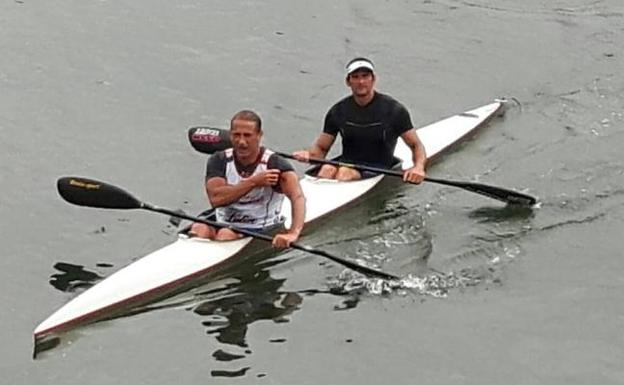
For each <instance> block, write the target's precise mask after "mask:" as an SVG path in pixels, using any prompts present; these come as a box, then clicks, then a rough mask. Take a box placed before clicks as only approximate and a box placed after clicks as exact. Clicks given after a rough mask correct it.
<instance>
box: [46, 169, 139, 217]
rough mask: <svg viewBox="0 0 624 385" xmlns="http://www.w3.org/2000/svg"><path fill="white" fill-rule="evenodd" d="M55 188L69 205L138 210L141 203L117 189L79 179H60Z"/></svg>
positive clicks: (105, 184) (108, 185)
mask: <svg viewBox="0 0 624 385" xmlns="http://www.w3.org/2000/svg"><path fill="white" fill-rule="evenodd" d="M56 187H57V188H58V192H59V194H60V195H61V197H63V199H65V200H66V201H67V202H69V203H73V204H75V205H78V206H87V207H97V208H102V209H122V210H127V209H138V208H141V207H142V203H141V202H140V201H139V200H138V199H136V198H135V197H133V196H132V195H131V194H130V193H128V192H126V191H124V190H122V189H120V188H119V187H116V186H113V185H110V184H107V183H104V182H100V181H97V180H93V179H87V178H81V177H75V176H70V177H63V178H60V179H59V180H58V181H57V183H56Z"/></svg>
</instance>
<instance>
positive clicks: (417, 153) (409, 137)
mask: <svg viewBox="0 0 624 385" xmlns="http://www.w3.org/2000/svg"><path fill="white" fill-rule="evenodd" d="M401 138H402V139H403V141H404V142H405V144H407V146H408V147H409V148H410V150H412V161H413V162H414V166H413V167H415V168H417V169H419V170H420V171H423V172H424V171H425V166H426V164H427V153H426V152H425V146H423V144H422V142H421V141H420V139H419V138H418V134H416V130H415V129H413V128H412V129H410V130H407V131H405V132H404V133H403V134H401Z"/></svg>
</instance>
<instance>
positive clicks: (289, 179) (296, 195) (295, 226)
mask: <svg viewBox="0 0 624 385" xmlns="http://www.w3.org/2000/svg"><path fill="white" fill-rule="evenodd" d="M280 188H281V190H282V192H283V193H284V195H286V197H287V198H288V199H289V200H290V206H291V217H292V221H291V223H290V229H289V230H288V232H289V233H291V234H294V235H296V236H297V237H298V236H299V234H300V233H301V231H302V230H303V223H304V221H305V197H304V195H303V191H301V186H300V185H299V178H297V174H296V173H295V172H294V171H285V172H282V174H281V176H280Z"/></svg>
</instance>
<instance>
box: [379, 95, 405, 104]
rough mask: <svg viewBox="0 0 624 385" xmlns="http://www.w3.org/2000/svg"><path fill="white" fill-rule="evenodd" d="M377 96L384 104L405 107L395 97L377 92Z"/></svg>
mask: <svg viewBox="0 0 624 385" xmlns="http://www.w3.org/2000/svg"><path fill="white" fill-rule="evenodd" d="M375 96H376V97H377V99H378V100H379V101H380V102H382V103H387V104H391V105H399V106H403V104H402V103H401V102H399V101H398V100H396V99H395V98H394V97H392V96H390V95H388V94H384V93H381V92H375Z"/></svg>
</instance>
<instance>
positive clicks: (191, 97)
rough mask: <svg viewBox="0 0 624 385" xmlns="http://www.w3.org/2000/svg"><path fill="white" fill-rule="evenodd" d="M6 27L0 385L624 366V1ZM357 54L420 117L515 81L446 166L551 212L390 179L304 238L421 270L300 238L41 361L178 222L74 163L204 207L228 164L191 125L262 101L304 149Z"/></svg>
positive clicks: (159, 6) (366, 380) (160, 5)
mask: <svg viewBox="0 0 624 385" xmlns="http://www.w3.org/2000/svg"><path fill="white" fill-rule="evenodd" d="M0 29H1V32H2V33H1V34H0V48H1V49H2V55H1V56H0V89H1V90H2V92H0V138H1V139H0V148H1V153H0V182H1V188H2V199H1V200H0V218H1V222H0V226H1V227H0V230H1V231H0V237H1V239H2V244H3V247H2V249H3V252H2V258H0V266H1V269H0V274H1V275H0V278H1V280H2V287H3V290H2V292H1V294H0V298H1V299H2V316H1V317H0V320H1V321H0V330H2V332H1V333H2V350H1V353H0V369H1V371H2V373H3V381H2V382H3V383H7V384H39V383H59V384H67V385H72V384H84V383H87V384H116V383H129V384H130V383H132V384H170V383H179V384H203V383H232V382H234V383H241V384H242V383H270V384H294V383H297V384H319V383H325V384H376V383H390V382H391V383H393V384H500V383H513V384H566V385H567V384H588V383H601V384H621V383H622V382H624V369H622V368H623V366H622V362H624V337H623V336H624V334H622V330H623V328H624V305H623V303H622V294H623V293H624V278H622V271H623V270H624V268H623V267H624V263H623V262H622V257H623V256H622V251H621V250H622V245H623V243H622V240H621V239H622V233H623V232H624V187H623V186H624V162H623V161H622V156H621V155H618V154H619V153H620V151H621V149H622V148H623V147H624V134H623V130H622V128H623V127H624V80H623V78H622V70H623V69H624V56H623V54H622V52H624V50H623V48H624V45H623V44H622V42H623V41H624V5H623V4H622V2H621V1H619V0H604V1H600V0H568V1H558V0H553V1H538V0H527V1H523V2H518V1H511V0H498V1H491V0H471V1H458V0H427V1H420V2H408V1H399V0H389V1H384V2H379V1H372V0H364V1H352V0H350V1H344V2H333V1H326V0H322V1H316V2H305V3H304V2H289V1H285V0H272V1H266V2H251V1H241V2H232V1H224V0H222V1H211V2H207V1H198V0H183V1H178V2H167V1H150V2H148V1H144V0H139V1H134V2H132V3H129V2H126V3H125V4H120V3H118V2H110V1H105V0H102V1H76V0H70V1H65V2H63V3H62V4H58V3H54V2H43V1H34V0H33V1H31V0H15V1H5V2H3V3H2V4H0ZM359 55H364V56H368V57H370V58H371V59H372V60H373V61H374V62H375V64H376V66H377V70H378V89H379V90H381V91H383V92H387V93H390V94H391V95H393V96H394V97H396V98H397V99H399V100H401V101H402V102H403V103H404V104H405V105H406V106H407V107H408V109H409V110H410V112H411V114H412V120H413V122H414V124H415V125H416V126H422V125H425V124H427V123H431V122H434V121H436V120H438V119H441V118H443V117H446V116H449V115H452V114H455V113H458V112H461V111H464V110H467V109H470V108H473V107H477V106H479V105H483V104H486V103H489V102H490V101H492V100H493V99H495V98H497V97H507V98H510V100H512V103H510V108H509V110H508V111H507V114H506V115H505V117H504V118H502V119H497V120H494V121H493V122H492V123H491V125H490V126H489V127H487V128H486V129H484V130H482V131H481V132H480V133H479V134H478V135H477V136H476V137H474V138H473V139H472V140H470V141H468V142H466V143H465V144H463V145H462V146H460V147H458V148H457V149H456V150H455V151H454V152H453V153H450V154H448V155H447V156H445V157H444V158H443V159H441V161H440V162H439V163H437V164H435V165H433V166H432V167H431V168H430V169H429V174H430V175H431V176H435V177H441V178H454V179H462V180H478V181H481V182H484V183H491V184H495V185H500V186H505V187H509V188H514V189H517V190H521V191H525V192H527V193H530V194H532V195H536V196H538V197H539V199H540V202H541V203H540V205H539V206H538V207H537V208H535V209H533V210H517V209H512V208H508V207H505V206H504V205H502V204H501V203H500V202H497V201H492V200H490V199H487V198H485V197H482V196H479V195H475V194H470V193H467V192H464V191H462V190H458V189H454V188H450V187H446V188H442V187H440V186H436V185H427V184H423V185H422V186H420V187H409V186H403V187H399V188H396V189H388V190H387V191H384V192H383V194H381V195H380V196H378V197H376V198H375V199H372V200H371V201H368V202H365V203H364V204H363V205H361V206H359V207H355V208H353V210H350V211H349V212H347V213H345V214H344V215H341V216H339V217H337V218H335V219H334V220H332V221H328V222H327V223H326V224H325V225H324V226H323V227H322V228H320V229H317V230H316V231H315V232H314V233H313V234H312V235H310V236H309V237H307V238H306V239H305V242H306V243H308V244H311V245H313V246H316V247H319V248H323V249H326V250H329V251H332V252H335V253H337V254H340V255H344V256H350V257H353V258H356V259H360V260H366V261H369V262H371V261H372V262H375V263H376V264H377V265H378V267H380V268H382V269H383V270H386V271H391V272H394V273H396V274H400V275H402V276H411V278H412V279H411V281H410V282H412V285H411V286H409V287H401V288H388V287H386V286H384V285H379V282H370V281H366V280H361V279H356V278H353V277H350V276H349V272H348V271H345V270H344V269H343V268H342V267H340V266H338V265H336V264H334V263H331V262H325V261H323V260H320V259H319V258H317V257H309V256H305V255H303V254H302V253H300V252H290V253H286V254H282V255H280V256H279V257H277V258H273V259H269V260H261V261H256V262H255V263H253V264H249V265H247V266H244V267H241V268H240V270H239V271H236V272H234V273H232V275H231V276H230V277H228V278H225V279H222V280H219V281H215V282H207V283H206V284H204V285H202V286H199V287H196V288H194V289H191V290H189V291H186V292H184V293H181V294H179V295H178V296H176V297H174V298H170V299H168V300H165V301H161V302H157V303H153V304H150V305H148V306H147V307H144V308H142V309H139V310H138V311H137V312H136V314H128V316H127V317H122V318H117V319H114V320H111V321H107V322H100V323H97V324H94V325H90V326H87V327H83V328H79V329H76V330H75V331H73V332H71V333H68V334H67V335H66V336H65V337H64V338H62V339H61V340H60V342H59V343H58V345H57V346H55V347H53V348H51V349H48V350H46V351H44V352H42V353H41V354H40V355H39V356H38V357H37V359H33V357H32V355H33V349H34V346H33V337H32V332H33V330H34V328H35V327H36V325H38V324H39V322H41V321H42V320H43V319H45V318H46V317H47V316H48V315H49V314H51V313H52V312H53V311H55V310H56V309H57V308H59V307H60V306H62V305H63V304H64V303H66V302H67V301H69V300H70V299H71V298H73V297H75V296H76V295H77V294H79V293H80V292H81V291H83V290H84V289H85V288H87V287H89V286H90V285H92V284H93V283H94V282H97V281H98V280H101V279H102V278H104V277H106V276H107V275H110V274H111V273H112V272H114V271H117V270H118V269H119V268H121V267H123V266H124V265H127V264H128V263H130V262H131V261H133V260H136V259H137V258H140V257H141V256H143V255H145V254H147V253H149V252H150V251H153V250H156V249H158V248H159V247H162V246H164V245H166V244H168V243H170V242H171V241H172V240H173V239H174V238H175V232H176V230H177V227H176V224H175V223H172V222H170V221H169V218H167V217H166V216H161V215H156V214H150V213H145V212H120V211H106V210H94V209H87V208H79V207H76V206H72V205H69V204H67V203H66V202H64V201H63V200H62V199H61V198H60V197H59V196H58V194H57V192H56V188H55V182H56V180H57V179H58V178H59V177H61V176H64V175H82V176H89V177H93V178H97V179H101V180H105V181H109V182H111V183H114V184H117V185H119V186H122V187H124V188H125V189H127V190H129V191H131V192H133V193H135V194H137V195H138V196H139V197H141V198H142V199H144V200H147V201H149V202H152V203H155V204H158V205H160V206H163V207H169V208H173V209H182V210H185V211H187V212H191V213H193V212H198V211H200V210H202V209H203V208H204V206H205V205H206V202H205V197H204V195H203V191H202V175H203V172H204V162H205V159H204V157H203V156H202V155H201V154H198V153H196V152H194V151H193V150H192V148H191V147H190V146H189V144H188V143H187V140H186V129H187V128H188V127H189V126H192V125H213V126H221V127H223V126H225V125H227V121H228V119H229V118H230V116H231V115H232V114H233V113H234V112H236V111H238V110H240V109H242V108H251V109H254V110H256V111H258V112H259V113H260V114H261V115H262V117H263V119H264V126H265V128H266V129H265V131H266V132H265V143H266V144H267V145H269V146H270V147H273V148H276V149H281V150H284V151H290V150H294V149H300V148H303V147H304V146H307V145H309V144H310V143H311V142H312V140H313V139H314V138H315V137H316V135H317V134H318V132H319V130H320V128H321V123H322V119H323V116H324V114H325V112H326V110H327V108H328V107H329V106H330V105H331V104H332V103H333V102H335V101H336V100H338V99H339V98H340V97H342V96H343V95H346V94H347V92H348V89H347V88H346V87H345V85H344V64H345V63H346V61H348V60H349V59H350V58H352V57H354V56H359ZM297 167H298V170H299V171H301V170H303V167H302V166H297Z"/></svg>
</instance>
